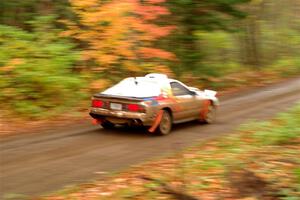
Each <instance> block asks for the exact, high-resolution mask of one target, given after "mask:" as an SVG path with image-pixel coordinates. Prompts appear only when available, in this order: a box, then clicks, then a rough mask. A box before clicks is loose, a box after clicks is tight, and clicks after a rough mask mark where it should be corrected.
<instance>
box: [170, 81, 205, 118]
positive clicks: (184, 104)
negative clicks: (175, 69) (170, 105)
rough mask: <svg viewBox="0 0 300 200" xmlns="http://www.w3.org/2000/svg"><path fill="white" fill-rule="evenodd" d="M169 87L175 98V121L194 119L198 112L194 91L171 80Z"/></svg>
mask: <svg viewBox="0 0 300 200" xmlns="http://www.w3.org/2000/svg"><path fill="white" fill-rule="evenodd" d="M170 84H171V89H172V93H173V96H174V98H175V102H176V103H175V107H177V109H176V114H175V113H174V120H175V121H185V120H190V119H194V118H195V117H196V116H197V115H198V114H199V104H198V103H197V97H196V95H195V93H193V92H191V91H190V90H189V89H188V88H186V87H185V86H184V85H182V84H181V83H179V82H175V81H174V82H171V83H170Z"/></svg>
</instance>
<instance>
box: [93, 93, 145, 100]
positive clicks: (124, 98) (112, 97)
mask: <svg viewBox="0 0 300 200" xmlns="http://www.w3.org/2000/svg"><path fill="white" fill-rule="evenodd" d="M93 97H95V98H101V99H119V100H128V101H144V100H145V99H149V97H144V98H143V97H124V96H117V95H107V94H101V93H100V94H95V95H94V96H93Z"/></svg>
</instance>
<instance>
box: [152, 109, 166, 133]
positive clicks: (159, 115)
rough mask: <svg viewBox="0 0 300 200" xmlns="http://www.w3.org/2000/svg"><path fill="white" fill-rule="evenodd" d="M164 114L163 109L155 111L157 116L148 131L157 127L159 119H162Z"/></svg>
mask: <svg viewBox="0 0 300 200" xmlns="http://www.w3.org/2000/svg"><path fill="white" fill-rule="evenodd" d="M163 114H164V110H160V111H159V112H158V113H157V116H156V118H155V120H154V122H153V124H152V126H151V127H150V128H149V129H148V131H149V132H150V133H153V132H154V131H155V130H156V129H157V127H158V126H159V124H160V122H161V119H162V116H163Z"/></svg>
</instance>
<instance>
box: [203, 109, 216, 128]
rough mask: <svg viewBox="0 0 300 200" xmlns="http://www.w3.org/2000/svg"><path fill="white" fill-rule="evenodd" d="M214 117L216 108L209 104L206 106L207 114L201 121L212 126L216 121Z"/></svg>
mask: <svg viewBox="0 0 300 200" xmlns="http://www.w3.org/2000/svg"><path fill="white" fill-rule="evenodd" d="M216 116H217V109H216V106H214V105H212V104H210V105H209V106H208V112H207V114H206V115H205V118H204V119H203V122H204V123H205V124H212V123H214V122H215V121H216Z"/></svg>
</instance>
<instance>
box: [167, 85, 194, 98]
mask: <svg viewBox="0 0 300 200" xmlns="http://www.w3.org/2000/svg"><path fill="white" fill-rule="evenodd" d="M171 88H172V93H173V95H174V96H181V95H189V94H191V92H190V91H189V90H188V89H187V88H186V87H184V86H183V85H181V84H180V83H177V82H171Z"/></svg>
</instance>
